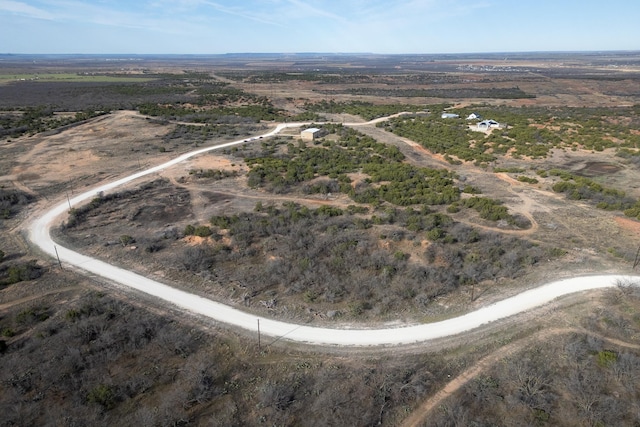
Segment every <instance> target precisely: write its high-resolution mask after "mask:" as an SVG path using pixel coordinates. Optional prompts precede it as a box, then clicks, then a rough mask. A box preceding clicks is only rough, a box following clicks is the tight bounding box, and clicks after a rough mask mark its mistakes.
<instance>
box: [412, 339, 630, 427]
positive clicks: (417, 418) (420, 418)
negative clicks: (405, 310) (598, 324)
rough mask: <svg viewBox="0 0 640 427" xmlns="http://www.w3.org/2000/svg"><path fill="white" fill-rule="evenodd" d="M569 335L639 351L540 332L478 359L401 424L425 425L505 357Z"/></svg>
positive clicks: (623, 344)
mask: <svg viewBox="0 0 640 427" xmlns="http://www.w3.org/2000/svg"><path fill="white" fill-rule="evenodd" d="M569 333H579V334H586V335H590V336H592V337H595V338H598V339H601V340H602V341H606V342H608V343H610V344H613V345H617V346H619V347H625V348H632V349H636V350H637V349H640V345H638V344H633V343H629V342H625V341H621V340H617V339H614V338H608V337H605V336H603V335H600V334H596V333H594V332H591V331H588V330H586V329H581V328H554V329H546V330H543V331H540V332H538V333H536V334H534V335H531V336H529V337H527V338H524V339H521V340H518V341H515V342H512V343H510V344H508V345H506V346H504V347H501V348H499V349H498V350H496V351H494V352H493V353H491V354H489V355H487V356H485V357H484V358H482V359H480V360H479V361H478V362H477V363H476V364H474V365H473V366H472V367H471V368H469V369H467V370H466V371H464V372H462V373H461V374H460V375H458V376H457V377H455V378H453V379H452V380H451V381H449V382H448V383H447V384H446V385H445V386H444V387H443V388H442V389H441V390H440V391H438V392H437V393H436V394H435V395H433V396H432V397H430V398H428V399H427V400H426V401H425V402H424V403H422V405H420V407H418V408H417V409H416V410H415V411H413V413H412V414H411V415H410V416H409V417H408V418H407V419H405V420H404V422H403V423H402V424H401V425H402V426H403V427H418V426H421V425H425V424H424V423H425V422H426V419H427V416H428V415H429V413H430V412H431V411H432V410H433V409H434V408H436V407H438V406H439V405H440V404H442V402H443V401H444V400H445V399H447V398H448V397H449V396H451V395H452V394H453V393H455V392H456V391H458V390H459V389H460V388H462V387H463V386H464V385H465V384H467V383H468V382H469V381H471V380H473V379H474V378H476V377H477V376H478V375H480V374H481V373H482V372H484V371H485V370H487V369H489V368H490V367H491V366H493V365H494V364H495V363H496V362H498V361H499V360H501V359H504V358H506V357H509V356H511V355H513V354H515V353H516V352H518V351H520V350H522V349H523V348H525V347H527V346H528V345H530V344H532V343H534V342H537V341H544V340H546V339H547V338H549V337H551V336H555V335H562V334H569Z"/></svg>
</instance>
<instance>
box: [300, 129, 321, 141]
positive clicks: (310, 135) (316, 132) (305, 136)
mask: <svg viewBox="0 0 640 427" xmlns="http://www.w3.org/2000/svg"><path fill="white" fill-rule="evenodd" d="M320 132H321V130H320V129H318V128H309V129H305V130H303V131H302V132H300V139H302V140H303V141H313V140H314V139H316V138H318V137H320V136H321V135H320Z"/></svg>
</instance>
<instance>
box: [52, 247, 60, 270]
mask: <svg viewBox="0 0 640 427" xmlns="http://www.w3.org/2000/svg"><path fill="white" fill-rule="evenodd" d="M53 249H54V250H55V251H56V258H58V265H59V266H60V270H62V262H60V255H58V248H57V247H56V245H53Z"/></svg>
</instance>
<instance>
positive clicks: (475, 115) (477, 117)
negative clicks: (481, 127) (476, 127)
mask: <svg viewBox="0 0 640 427" xmlns="http://www.w3.org/2000/svg"><path fill="white" fill-rule="evenodd" d="M481 119H482V116H480V114H478V113H471V114H469V117H467V120H481Z"/></svg>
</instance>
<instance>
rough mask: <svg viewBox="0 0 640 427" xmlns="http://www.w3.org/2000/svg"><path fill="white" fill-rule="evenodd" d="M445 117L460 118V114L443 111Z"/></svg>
mask: <svg viewBox="0 0 640 427" xmlns="http://www.w3.org/2000/svg"><path fill="white" fill-rule="evenodd" d="M441 117H442V118H443V119H459V118H460V116H459V115H457V114H453V113H442V116H441Z"/></svg>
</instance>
